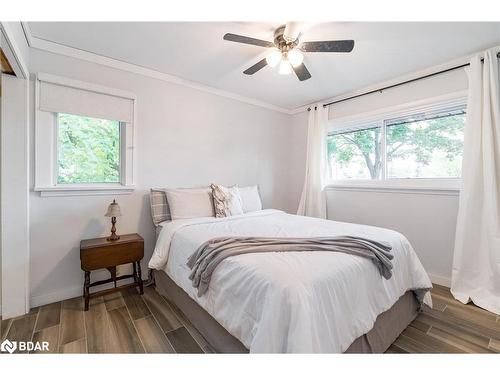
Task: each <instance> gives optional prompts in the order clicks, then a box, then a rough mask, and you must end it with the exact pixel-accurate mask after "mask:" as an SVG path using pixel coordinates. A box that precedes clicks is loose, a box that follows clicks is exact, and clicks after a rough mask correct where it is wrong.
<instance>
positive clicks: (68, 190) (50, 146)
mask: <svg viewBox="0 0 500 375" xmlns="http://www.w3.org/2000/svg"><path fill="white" fill-rule="evenodd" d="M40 80H43V81H45V82H55V83H57V84H64V85H67V86H68V87H72V88H77V89H82V90H87V91H91V92H95V93H99V94H106V95H112V96H118V97H122V98H126V99H130V100H132V101H133V121H132V122H123V121H120V122H119V123H120V181H119V182H118V183H114V182H111V183H86V184H59V183H58V181H57V180H58V172H59V164H58V152H59V140H58V130H59V129H58V119H57V114H58V112H45V111H41V110H40V109H39V101H40V98H39V95H40V88H39V87H40ZM136 104H137V99H136V96H135V94H133V93H130V92H127V91H123V90H118V89H114V88H109V87H105V86H100V85H96V84H91V83H86V82H81V81H75V80H72V79H68V78H65V77H59V76H54V75H51V74H46V73H38V75H37V78H36V80H35V135H34V143H35V184H34V187H33V191H35V192H39V193H40V195H41V196H42V197H53V196H77V195H118V194H130V193H132V192H133V191H134V190H135V176H136V174H137V173H136V169H137V167H136V165H137V163H136V151H135V150H136V139H137V136H136V129H137V111H136ZM75 115H78V116H82V117H93V116H87V115H85V114H81V113H80V114H75Z"/></svg>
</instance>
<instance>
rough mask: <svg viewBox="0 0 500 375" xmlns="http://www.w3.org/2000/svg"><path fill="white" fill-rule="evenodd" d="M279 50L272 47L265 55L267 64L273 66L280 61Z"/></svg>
mask: <svg viewBox="0 0 500 375" xmlns="http://www.w3.org/2000/svg"><path fill="white" fill-rule="evenodd" d="M281 57H282V56H281V52H280V51H279V50H278V49H273V50H272V51H271V53H270V54H269V55H267V57H266V62H267V65H269V66H270V67H271V68H274V67H275V66H277V65H278V63H279V62H280V61H281Z"/></svg>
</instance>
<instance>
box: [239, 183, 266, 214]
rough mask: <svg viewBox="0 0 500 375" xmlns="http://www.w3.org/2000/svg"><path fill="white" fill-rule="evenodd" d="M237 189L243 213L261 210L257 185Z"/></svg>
mask: <svg viewBox="0 0 500 375" xmlns="http://www.w3.org/2000/svg"><path fill="white" fill-rule="evenodd" d="M238 189H239V191H240V197H241V203H242V206H243V212H244V213H247V212H252V211H260V210H262V202H261V200H260V195H259V188H258V187H257V185H254V186H246V187H240V188H238Z"/></svg>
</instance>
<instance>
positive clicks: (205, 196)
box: [165, 188, 214, 220]
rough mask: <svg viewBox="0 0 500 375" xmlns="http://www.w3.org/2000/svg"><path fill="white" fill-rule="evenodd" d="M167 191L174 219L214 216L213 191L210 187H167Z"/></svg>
mask: <svg viewBox="0 0 500 375" xmlns="http://www.w3.org/2000/svg"><path fill="white" fill-rule="evenodd" d="M165 193H166V195H167V201H168V206H169V208H170V216H171V217H172V220H179V219H192V218H195V217H213V216H214V206H213V201H212V193H211V190H210V189H208V188H196V189H167V190H166V192H165Z"/></svg>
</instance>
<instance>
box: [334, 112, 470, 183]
mask: <svg viewBox="0 0 500 375" xmlns="http://www.w3.org/2000/svg"><path fill="white" fill-rule="evenodd" d="M464 125H465V106H464V105H459V106H452V107H448V108H440V109H439V110H434V111H425V112H420V113H418V112H415V113H413V114H411V115H407V116H402V117H401V116H397V117H393V116H385V118H382V119H380V120H378V121H374V122H371V123H369V122H368V124H367V125H364V126H359V124H358V125H357V126H356V127H352V126H351V127H349V128H348V129H344V130H336V131H333V132H331V133H330V134H329V135H328V141H327V145H328V150H327V157H328V171H329V177H330V179H332V180H388V179H391V180H395V179H431V178H433V179H436V178H446V179H450V178H455V179H456V178H459V177H460V176H461V166H462V154H463V138H464Z"/></svg>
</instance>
